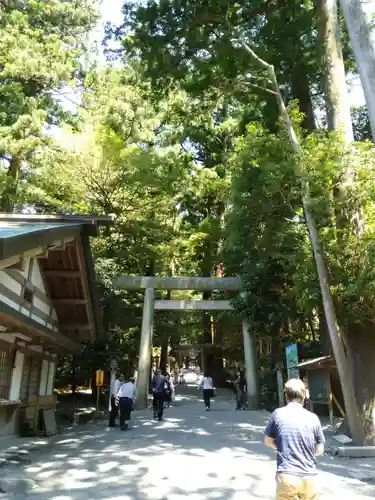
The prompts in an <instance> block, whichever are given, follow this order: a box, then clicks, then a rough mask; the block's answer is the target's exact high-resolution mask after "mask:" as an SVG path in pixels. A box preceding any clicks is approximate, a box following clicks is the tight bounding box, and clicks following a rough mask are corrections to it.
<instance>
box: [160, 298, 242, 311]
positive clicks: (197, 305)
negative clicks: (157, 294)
mask: <svg viewBox="0 0 375 500" xmlns="http://www.w3.org/2000/svg"><path fill="white" fill-rule="evenodd" d="M232 309H233V306H232V304H231V302H230V300H155V310H158V311H172V310H173V311H192V310H193V311H231V310H232Z"/></svg>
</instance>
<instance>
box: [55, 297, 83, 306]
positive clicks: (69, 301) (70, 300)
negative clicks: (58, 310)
mask: <svg viewBox="0 0 375 500" xmlns="http://www.w3.org/2000/svg"><path fill="white" fill-rule="evenodd" d="M52 301H53V302H54V304H56V305H64V304H68V305H69V304H74V305H86V304H87V299H74V298H66V299H54V298H52Z"/></svg>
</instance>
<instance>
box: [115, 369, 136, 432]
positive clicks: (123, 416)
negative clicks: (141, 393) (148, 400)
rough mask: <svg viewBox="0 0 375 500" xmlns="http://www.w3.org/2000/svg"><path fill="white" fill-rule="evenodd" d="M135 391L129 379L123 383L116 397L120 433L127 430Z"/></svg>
mask: <svg viewBox="0 0 375 500" xmlns="http://www.w3.org/2000/svg"><path fill="white" fill-rule="evenodd" d="M135 396H136V389H135V385H134V379H133V378H130V379H128V381H127V382H125V383H123V384H122V385H121V387H120V389H119V391H118V393H117V395H116V400H117V404H118V405H119V408H120V427H121V430H122V431H126V430H128V428H129V427H128V422H129V421H130V417H131V412H132V410H133V405H134V402H135Z"/></svg>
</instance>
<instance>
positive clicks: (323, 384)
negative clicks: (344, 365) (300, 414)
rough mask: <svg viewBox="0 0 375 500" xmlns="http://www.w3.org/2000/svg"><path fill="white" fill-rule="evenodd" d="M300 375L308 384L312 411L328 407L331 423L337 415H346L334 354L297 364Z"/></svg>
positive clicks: (309, 404) (309, 403)
mask: <svg viewBox="0 0 375 500" xmlns="http://www.w3.org/2000/svg"><path fill="white" fill-rule="evenodd" d="M297 368H298V369H299V371H300V376H301V378H302V379H305V380H306V382H307V386H308V391H309V398H308V402H307V404H308V406H309V408H310V409H311V411H315V412H316V411H319V410H320V408H322V407H323V408H324V407H326V410H327V413H328V414H329V417H330V421H331V424H332V425H333V424H334V418H335V416H340V417H344V416H345V406H344V398H343V394H342V390H341V383H340V378H339V374H338V371H337V366H336V361H335V358H334V357H333V356H321V357H319V358H315V359H309V360H307V361H303V362H301V363H299V364H298V365H297Z"/></svg>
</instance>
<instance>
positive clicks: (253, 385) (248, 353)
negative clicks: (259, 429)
mask: <svg viewBox="0 0 375 500" xmlns="http://www.w3.org/2000/svg"><path fill="white" fill-rule="evenodd" d="M242 333H243V348H244V357H245V369H246V385H247V400H248V406H249V409H250V410H258V409H259V392H258V376H257V368H256V356H255V345H254V339H253V337H252V336H251V335H250V331H249V323H248V322H247V321H246V320H244V321H242Z"/></svg>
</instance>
